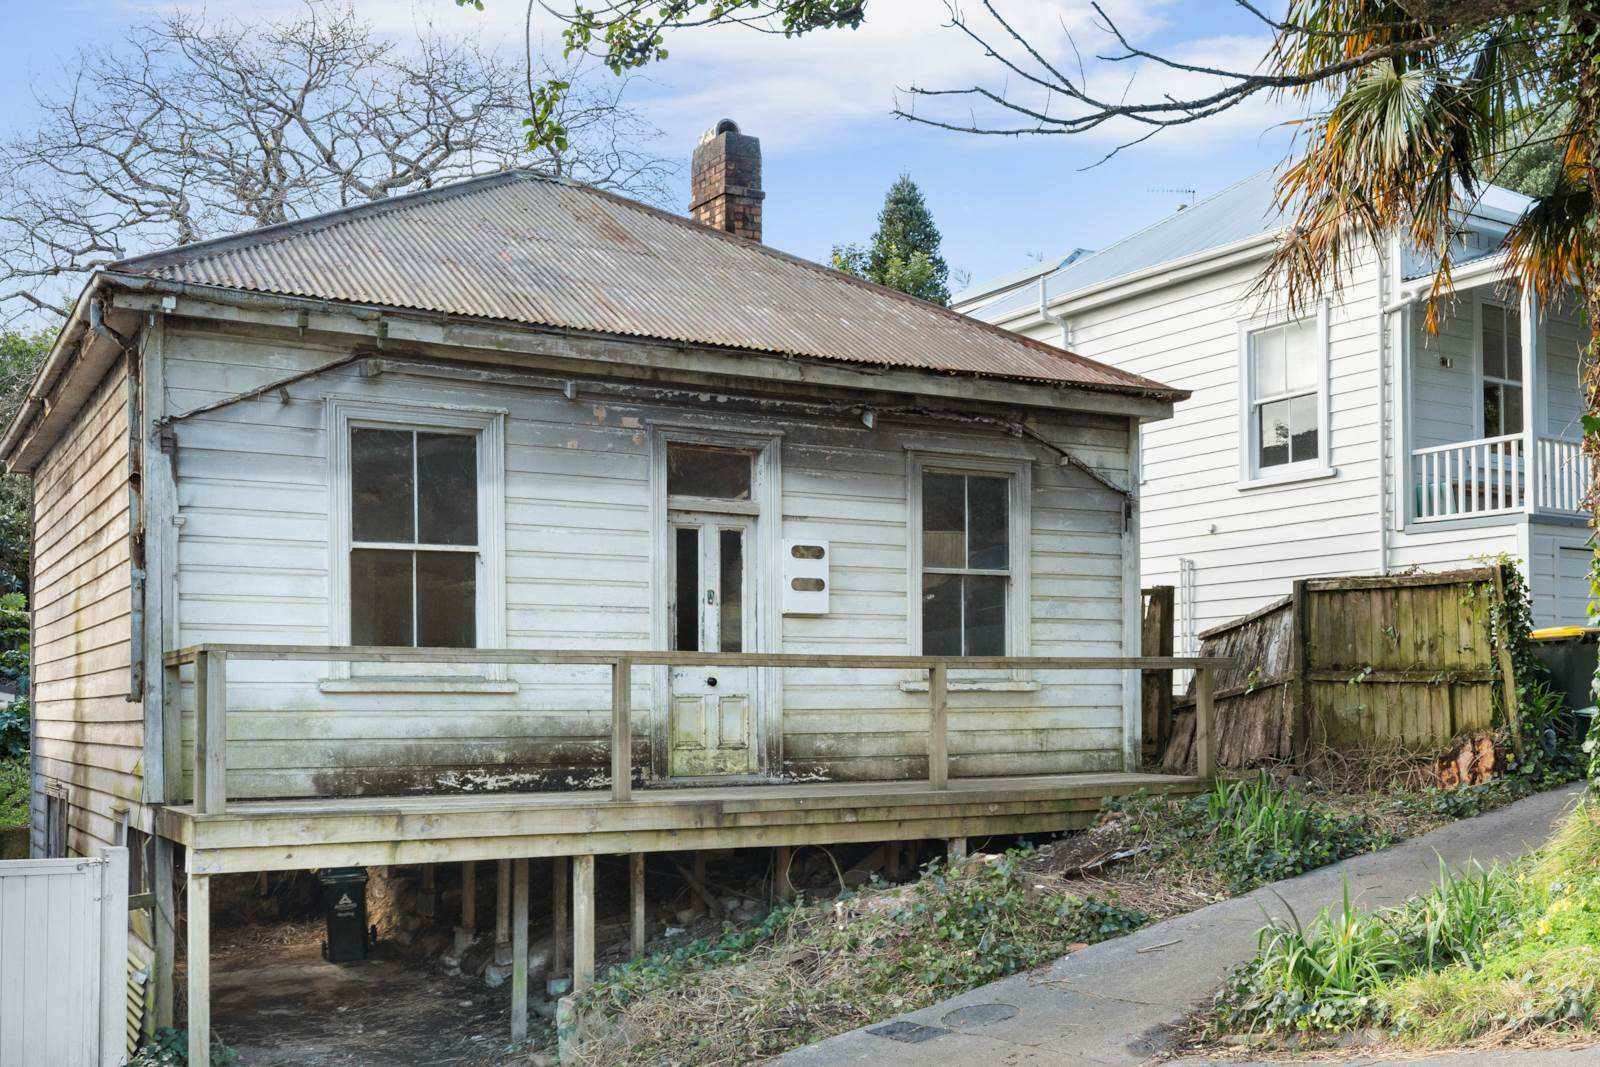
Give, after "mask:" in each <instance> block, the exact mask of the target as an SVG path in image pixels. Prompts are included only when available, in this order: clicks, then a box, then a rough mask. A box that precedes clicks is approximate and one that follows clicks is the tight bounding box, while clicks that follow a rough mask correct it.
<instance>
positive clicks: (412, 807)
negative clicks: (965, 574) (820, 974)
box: [157, 772, 1205, 874]
mask: <svg viewBox="0 0 1600 1067" xmlns="http://www.w3.org/2000/svg"><path fill="white" fill-rule="evenodd" d="M1204 785H1205V783H1204V782H1203V781H1202V780H1201V779H1200V778H1197V777H1188V776H1180V775H1167V774H1142V773H1123V772H1105V773H1083V774H1060V775H1034V776H1026V777H1006V778H959V779H952V780H950V782H949V784H948V787H946V788H943V789H939V788H934V787H932V786H930V785H929V784H928V783H927V782H923V781H895V782H816V783H803V784H795V785H755V786H718V787H712V788H693V789H658V790H645V791H640V792H636V793H634V794H633V798H632V799H631V800H630V801H628V802H625V803H617V802H614V801H612V800H610V799H609V794H607V793H604V792H597V791H591V792H565V793H499V794H490V795H448V796H433V795H430V796H407V797H346V798H330V799H307V800H257V801H235V802H233V803H230V804H229V805H228V807H227V810H226V811H225V812H220V813H197V812H196V811H195V810H194V807H193V805H188V804H185V805H173V806H168V807H165V808H163V809H161V810H160V812H159V814H158V816H157V826H158V831H159V832H160V834H161V835H162V836H164V837H168V838H170V839H172V840H174V841H177V842H179V843H181V844H182V845H184V846H185V848H186V849H187V850H188V854H189V867H188V869H189V870H190V871H191V872H193V873H197V874H233V873H241V872H248V871H275V870H303V869H307V868H313V867H343V866H385V865H396V864H414V863H446V862H454V861H463V860H488V859H495V860H499V859H527V858H534V857H545V856H592V855H624V854H632V853H639V852H672V851H684V850H691V849H720V848H749V847H757V846H775V845H776V846H782V845H791V846H792V845H824V844H841V843H847V842H869V841H907V840H924V839H935V838H958V837H983V836H988V835H994V834H1022V833H1043V832H1049V831H1054V830H1066V829H1073V828H1076V827H1081V826H1084V825H1087V824H1088V823H1089V822H1090V821H1091V820H1092V819H1093V818H1094V816H1095V814H1096V813H1097V812H1098V811H1099V810H1100V809H1101V807H1102V806H1103V802H1104V800H1105V798H1107V797H1112V796H1127V795H1130V794H1133V793H1136V792H1139V791H1147V792H1152V793H1159V792H1180V793H1194V792H1199V791H1200V790H1202V789H1203V788H1204Z"/></svg>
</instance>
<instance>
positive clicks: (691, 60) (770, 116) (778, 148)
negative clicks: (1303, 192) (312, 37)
mask: <svg viewBox="0 0 1600 1067" xmlns="http://www.w3.org/2000/svg"><path fill="white" fill-rule="evenodd" d="M353 3H354V5H355V8H356V10H357V12H358V13H359V14H361V15H362V16H363V17H365V18H367V19H369V20H371V21H372V22H373V23H374V24H375V25H376V26H377V27H378V28H379V29H380V30H381V31H383V32H385V33H391V34H394V35H396V36H399V37H406V36H411V35H414V34H415V33H417V32H418V31H419V30H423V29H427V28H432V29H435V30H438V31H441V32H445V33H452V34H453V33H462V34H476V35H478V36H479V37H480V38H481V39H482V40H483V41H484V43H486V44H488V45H491V46H494V47H500V48H504V49H506V50H507V51H508V52H514V53H520V51H521V49H522V42H523V33H524V22H523V20H524V17H525V13H526V10H527V9H526V5H525V3H524V2H523V0H485V9H484V10H483V11H481V12H479V11H475V10H473V9H471V8H461V7H459V6H458V5H457V4H456V3H455V0H353ZM125 6H126V8H127V9H128V10H129V14H130V15H132V14H133V12H134V11H136V10H137V11H140V12H142V13H148V12H149V11H151V10H160V9H170V8H171V7H174V6H176V7H184V8H189V9H193V10H203V11H205V12H207V13H208V14H209V15H211V16H216V17H237V18H241V19H259V18H263V17H285V16H292V15H294V14H297V13H299V12H301V11H303V10H304V9H305V0H193V2H182V3H178V4H172V3H161V2H159V0H152V2H149V3H146V2H145V0H127V2H126V4H125ZM1102 6H1103V7H1104V8H1105V10H1106V11H1107V12H1108V13H1109V15H1110V16H1111V17H1112V18H1113V19H1115V20H1116V23H1117V25H1118V26H1119V27H1120V28H1121V29H1122V31H1123V32H1124V33H1126V34H1127V35H1128V36H1129V37H1130V39H1133V40H1135V41H1141V42H1142V41H1147V40H1152V39H1156V40H1159V41H1160V42H1161V43H1160V44H1159V45H1158V46H1153V48H1154V49H1155V50H1158V51H1161V52H1163V54H1169V53H1170V54H1172V55H1173V56H1174V57H1176V58H1180V59H1183V60H1185V61H1187V62H1191V63H1198V64H1205V65H1215V66H1220V67H1227V68H1229V69H1250V68H1252V67H1254V66H1255V65H1256V64H1257V63H1258V62H1259V61H1260V59H1261V57H1262V56H1263V55H1264V53H1265V50H1266V46H1267V44H1268V38H1267V37H1266V35H1265V34H1262V35H1258V36H1243V35H1239V36H1211V37H1187V36H1186V31H1187V30H1188V29H1189V28H1190V27H1192V26H1195V25H1196V24H1198V23H1202V22H1204V21H1206V20H1205V19H1203V18H1198V17H1196V10H1195V9H1196V5H1195V4H1194V3H1193V0H1189V2H1188V3H1184V2H1182V0H1107V2H1105V3H1103V4H1102ZM997 7H998V8H999V9H1000V10H1001V12H1002V13H1003V14H1004V15H1005V16H1006V18H1007V19H1008V20H1010V21H1011V22H1012V25H1013V26H1014V27H1015V29H1016V30H1017V31H1018V33H1019V34H1020V35H1021V36H1022V37H1023V38H1024V39H1026V40H1027V41H1029V42H1030V43H1032V44H1033V45H1035V46H1036V47H1037V48H1038V49H1039V51H1040V52H1041V54H1042V55H1043V56H1044V58H1045V59H1046V60H1047V61H1048V62H1050V63H1052V64H1054V65H1057V66H1058V67H1059V68H1060V69H1062V70H1063V71H1068V72H1071V73H1076V72H1077V70H1078V62H1079V60H1078V54H1079V53H1075V52H1074V49H1073V42H1074V41H1075V42H1076V44H1077V48H1078V50H1079V52H1081V56H1082V59H1083V62H1084V63H1085V65H1086V66H1087V68H1088V72H1089V79H1090V84H1091V86H1093V87H1095V88H1096V89H1097V90H1098V91H1100V92H1102V93H1104V94H1105V95H1107V96H1108V97H1110V98H1117V97H1119V96H1121V95H1122V94H1123V93H1124V89H1125V86H1126V85H1127V83H1128V80H1129V78H1130V76H1132V78H1133V81H1132V87H1131V88H1128V89H1127V90H1126V91H1127V93H1128V94H1129V96H1130V98H1132V97H1142V98H1146V99H1150V98H1159V96H1160V95H1161V94H1163V93H1171V94H1173V95H1179V96H1181V95H1184V94H1193V93H1195V92H1196V91H1198V90H1201V89H1203V88H1204V87H1205V86H1206V85H1207V84H1208V79H1206V78H1204V77H1203V76H1199V75H1193V74H1185V73H1180V72H1175V71H1172V70H1168V69H1165V68H1161V67H1159V66H1158V65H1155V64H1151V63H1148V62H1143V63H1139V64H1131V63H1105V62H1099V61H1097V60H1096V59H1095V54H1096V53H1100V52H1106V51H1110V50H1114V49H1115V43H1114V41H1113V40H1112V38H1111V37H1109V36H1108V35H1107V34H1106V33H1105V32H1104V31H1103V29H1101V28H1100V27H1099V26H1098V25H1097V22H1098V16H1096V15H1095V14H1094V12H1093V10H1092V9H1091V7H1090V6H1089V3H1088V0H999V2H998V3H997ZM867 10H868V18H867V20H866V21H865V22H864V23H863V25H862V26H861V28H860V29H859V30H855V31H850V30H829V31H819V32H816V33H812V34H809V35H806V36H804V37H800V38H796V39H785V38H783V37H781V36H773V35H768V34H761V33H757V32H753V31H751V30H747V29H742V28H739V27H716V28H708V29H699V30H689V31H680V32H678V33H676V34H674V35H673V36H672V37H671V38H670V39H669V41H668V48H669V51H670V52H671V56H670V58H669V59H668V60H667V61H666V62H664V63H661V64H658V65H656V66H654V67H651V68H649V69H648V70H646V71H644V72H643V76H642V77H641V79H640V80H639V81H638V82H637V83H636V87H635V88H636V91H635V94H634V97H633V99H634V102H635V103H636V104H638V105H641V106H642V107H643V109H644V110H645V112H646V113H647V115H648V116H649V117H650V118H651V119H652V120H653V121H655V122H656V123H657V124H658V125H659V126H661V127H662V129H663V130H664V131H665V132H666V134H667V138H666V143H687V142H689V141H692V140H693V138H695V137H696V136H698V134H699V133H700V131H702V130H704V129H705V128H707V127H708V126H710V125H712V124H713V123H714V122H715V121H716V120H717V119H719V118H722V117H724V116H728V117H732V118H735V119H736V120H738V121H739V122H740V124H741V125H742V126H744V128H745V129H747V130H749V131H750V132H753V133H756V134H757V135H759V136H760V137H761V139H762V143H763V145H764V146H765V147H766V148H767V150H768V151H769V152H783V151H793V150H798V149H804V148H813V147H816V146H818V145H821V144H826V143H828V142H830V141H832V142H837V141H848V140H852V139H854V138H857V137H861V136H864V135H870V133H871V131H872V130H873V129H874V128H876V129H879V130H881V129H882V124H883V123H886V122H889V121H891V119H890V111H891V109H892V108H893V106H894V104H895V102H896V91H897V90H900V89H904V88H906V87H908V86H911V85H917V86H923V87H929V88H957V87H965V86H970V85H976V84H982V85H985V86H988V87H990V88H993V89H1004V90H1006V91H1007V92H1009V93H1010V94H1012V95H1013V97H1014V98H1015V99H1018V100H1022V101H1025V102H1028V103H1030V104H1040V103H1042V102H1043V100H1044V95H1045V94H1044V93H1043V91H1042V90H1040V89H1039V88H1037V87H1035V86H1029V85H1028V84H1027V83H1026V81H1025V80H1024V79H1022V78H1019V77H1017V76H1015V75H1011V76H1007V75H1006V73H1005V72H1004V71H1003V70H1002V69H1001V68H1000V67H999V65H998V64H997V62H996V60H994V59H993V58H991V57H989V56H986V55H985V54H984V51H983V49H982V48H981V47H980V46H979V45H978V44H977V43H976V42H974V41H972V40H971V39H969V38H968V37H966V36H965V35H963V34H962V33H961V32H959V31H958V30H955V29H953V28H949V27H948V26H947V25H945V24H946V22H947V20H948V12H947V9H946V7H945V5H944V4H943V3H941V2H938V0H872V3H870V4H869V5H868V8H867ZM964 11H965V13H966V15H967V17H968V18H969V19H970V21H971V25H972V26H973V27H974V28H976V29H979V30H980V32H982V33H984V34H985V35H986V36H989V37H990V38H991V40H993V41H995V42H996V43H998V42H1000V41H1001V40H1002V39H1003V35H1004V31H1003V30H1001V29H1000V27H998V26H997V25H995V24H994V23H992V22H990V21H989V20H988V19H987V18H986V16H985V15H984V13H983V11H982V10H981V8H980V7H979V6H978V5H977V4H975V3H973V2H971V0H968V2H967V3H966V4H964ZM534 32H535V37H536V39H542V40H543V41H544V42H545V46H546V47H548V48H550V49H552V50H559V48H560V36H559V24H558V23H557V22H555V20H554V19H552V18H551V17H550V16H549V15H547V14H546V13H545V12H543V11H542V10H540V9H539V8H537V7H536V9H535V23H534ZM1069 35H1070V39H1069ZM1017 52H1018V50H1017V49H1011V50H1009V53H1008V54H1017ZM1030 65H1031V64H1030ZM899 99H900V100H901V102H902V103H907V104H912V103H914V104H915V107H916V110H917V112H918V113H919V114H933V113H935V112H938V113H942V114H945V115H953V116H955V117H957V118H964V117H966V115H967V111H966V107H965V104H964V103H961V104H958V105H952V104H949V103H941V102H935V101H929V100H926V99H924V100H917V101H912V100H911V99H910V98H909V97H907V96H904V95H901V96H900V97H899ZM1063 107H1064V103H1063V102H1062V101H1061V99H1060V98H1057V100H1056V101H1055V102H1054V103H1053V105H1052V108H1053V110H1054V111H1056V112H1059V111H1061V110H1062V108H1063ZM979 114H980V117H983V116H984V114H985V113H984V112H981V111H980V112H979ZM1286 114H1287V111H1286V109H1285V108H1284V107H1283V106H1282V105H1274V104H1271V103H1269V102H1268V101H1266V100H1264V99H1260V100H1252V101H1250V102H1248V103H1247V104H1245V105H1243V106H1241V107H1239V108H1236V109H1234V110H1233V111H1231V112H1228V113H1225V114H1224V115H1219V116H1216V117H1213V118H1210V119H1207V120H1204V121H1203V122H1201V123H1197V124H1195V125H1193V126H1189V127H1180V128H1177V129H1174V130H1170V131H1167V132H1165V133H1163V134H1162V135H1161V139H1162V140H1172V141H1179V142H1192V141H1194V140H1195V139H1198V138H1210V139H1218V138H1223V137H1230V136H1239V135H1241V134H1245V133H1255V132H1259V131H1261V130H1264V129H1266V128H1267V127H1268V126H1270V125H1272V124H1273V123H1274V122H1276V121H1279V120H1281V119H1282V118H1283V117H1285V115H1286ZM988 117H990V118H992V119H997V120H1000V119H1003V118H1004V117H1003V116H1000V115H996V114H995V113H994V112H993V110H992V109H991V110H990V111H989V112H988ZM1014 119H1015V116H1011V117H1010V118H1009V119H1005V121H1007V123H1008V124H1014V123H1013V122H1012V121H1011V120H1014ZM1137 132H1138V130H1137V129H1135V128H1134V127H1133V126H1132V124H1129V123H1118V124H1111V125H1108V126H1106V127H1105V128H1103V129H1101V130H1099V131H1097V132H1096V133H1094V134H1091V135H1089V137H1088V138H1087V140H1089V141H1090V142H1092V143H1093V144H1095V145H1104V146H1105V147H1108V148H1109V147H1110V146H1112V145H1114V144H1116V143H1120V142H1121V141H1124V140H1126V139H1127V138H1128V137H1129V136H1130V134H1133V133H1137Z"/></svg>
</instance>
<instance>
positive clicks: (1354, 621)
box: [1162, 567, 1514, 771]
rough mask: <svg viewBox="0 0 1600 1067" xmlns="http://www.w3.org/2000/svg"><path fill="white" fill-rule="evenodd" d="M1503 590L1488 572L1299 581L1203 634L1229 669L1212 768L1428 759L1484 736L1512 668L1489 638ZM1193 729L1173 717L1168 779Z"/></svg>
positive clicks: (1210, 651)
mask: <svg viewBox="0 0 1600 1067" xmlns="http://www.w3.org/2000/svg"><path fill="white" fill-rule="evenodd" d="M1498 588H1499V585H1498V583H1497V582H1496V573H1495V569H1494V568H1492V567H1477V568H1472V569H1469V570H1459V571H1449V572H1444V573H1439V574H1414V575H1394V576H1388V577H1366V578H1313V579H1305V580H1301V581H1297V582H1295V583H1294V587H1293V592H1292V593H1291V594H1290V595H1289V596H1287V597H1284V598H1283V599H1282V600H1278V601H1275V602H1274V603H1271V604H1268V605H1267V606H1266V607H1263V608H1261V609H1260V610H1258V611H1255V612H1252V613H1251V614H1249V615H1246V616H1244V617H1243V618H1240V619H1235V620H1234V621H1232V622H1229V623H1226V624H1224V625H1222V626H1217V627H1214V628H1212V629H1210V630H1207V631H1205V632H1204V633H1202V634H1201V635H1200V640H1201V652H1202V655H1205V656H1215V657H1225V658H1226V659H1227V660H1230V661H1231V665H1230V666H1227V667H1223V668H1221V669H1220V670H1218V671H1217V676H1216V679H1215V684H1216V692H1215V694H1214V699H1215V702H1216V704H1215V731H1216V738H1215V744H1216V750H1217V760H1218V764H1219V765H1220V766H1222V767H1231V768H1246V767H1256V766H1263V765H1267V764H1272V763H1282V762H1289V761H1293V760H1297V759H1300V758H1303V757H1304V756H1305V755H1306V754H1308V753H1309V752H1311V751H1313V750H1314V749H1316V748H1318V747H1321V746H1326V747H1330V748H1334V749H1345V750H1350V749H1361V748H1370V747H1374V746H1378V747H1392V748H1394V749H1396V750H1413V751H1419V752H1423V751H1427V752H1434V751H1438V750H1440V749H1442V748H1444V747H1445V746H1446V745H1447V744H1448V743H1449V742H1450V741H1451V739H1452V738H1455V737H1457V736H1459V735H1460V734H1463V733H1468V732H1471V731H1474V730H1482V729H1486V728H1488V727H1489V726H1491V725H1492V724H1493V717H1494V707H1495V702H1496V690H1497V689H1498V688H1500V687H1501V686H1503V685H1504V682H1505V672H1506V671H1508V670H1509V669H1510V666H1509V663H1507V664H1502V663H1501V662H1500V661H1499V660H1497V658H1496V654H1495V648H1494V645H1493V643H1492V641H1491V634H1490V627H1491V626H1492V625H1493V620H1494V619H1495V617H1496V616H1495V614H1494V612H1493V610H1492V608H1493V604H1494V602H1495V599H1496V597H1498V596H1499V595H1500V594H1499V593H1498V591H1497V590H1498ZM1511 691H1514V687H1512V688H1511ZM1191 719H1192V716H1190V715H1179V716H1177V721H1176V722H1175V726H1174V731H1173V739H1172V742H1171V744H1169V745H1168V746H1167V749H1166V754H1165V756H1164V758H1163V760H1162V763H1163V766H1164V767H1165V768H1167V769H1169V770H1175V771H1176V770H1182V769H1183V768H1185V767H1187V766H1190V765H1192V763H1193V759H1194V756H1193V753H1192V747H1193V746H1192V738H1193V732H1194V731H1193V724H1192V722H1191V721H1190V720H1191Z"/></svg>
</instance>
